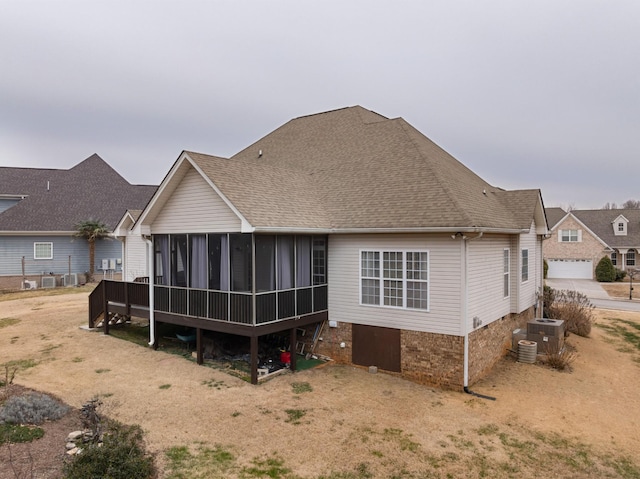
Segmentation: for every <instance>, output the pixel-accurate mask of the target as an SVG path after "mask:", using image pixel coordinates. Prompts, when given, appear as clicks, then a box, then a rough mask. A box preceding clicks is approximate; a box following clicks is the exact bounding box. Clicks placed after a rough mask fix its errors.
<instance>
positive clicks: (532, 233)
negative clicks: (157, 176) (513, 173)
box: [89, 106, 548, 389]
mask: <svg viewBox="0 0 640 479" xmlns="http://www.w3.org/2000/svg"><path fill="white" fill-rule="evenodd" d="M131 220H132V218H129V219H128V220H126V221H123V223H122V226H123V229H126V225H127V224H131ZM130 229H131V234H129V235H128V236H129V239H128V240H127V243H126V244H127V245H132V244H134V243H133V242H130V241H129V240H130V239H131V238H133V236H134V235H135V234H137V235H138V236H140V237H142V238H143V239H144V240H145V241H146V242H147V243H146V246H147V251H146V256H147V258H150V261H149V267H148V271H149V278H148V281H149V283H148V285H147V284H142V283H135V282H130V283H125V284H123V283H117V282H112V281H105V282H104V283H103V284H102V288H96V290H95V291H94V292H93V293H92V296H91V298H90V317H89V325H90V326H93V320H94V319H96V318H98V317H100V315H102V314H103V312H104V307H106V308H107V310H108V311H107V312H115V313H124V314H133V315H143V316H142V317H148V318H149V323H150V328H149V331H150V338H149V339H150V344H153V345H157V344H158V342H157V337H156V331H157V329H156V328H155V324H156V322H157V323H170V324H176V325H181V326H188V327H190V328H193V329H194V330H195V331H194V332H195V336H196V338H197V340H196V354H197V358H198V362H199V363H201V362H202V361H203V353H204V351H203V349H204V348H203V346H202V345H203V344H204V343H205V340H206V339H207V338H206V336H210V337H212V338H214V337H216V335H218V334H220V333H227V334H233V335H236V336H242V337H245V338H248V340H247V341H246V342H247V343H248V348H249V351H250V357H251V361H250V364H251V381H252V382H254V383H255V382H257V380H258V373H257V371H258V364H260V363H259V354H261V353H260V351H261V348H260V343H261V342H262V344H263V345H264V344H265V343H266V342H267V341H268V338H269V337H270V336H272V335H274V334H278V335H281V336H284V337H286V338H288V339H287V344H288V345H289V347H290V348H291V350H292V351H293V347H296V350H297V343H298V341H297V339H296V338H297V334H298V333H297V330H298V328H302V327H306V326H309V327H316V328H319V327H322V325H324V326H325V327H324V329H323V330H322V338H323V340H322V341H318V343H317V352H318V353H319V354H324V355H326V356H330V357H332V358H333V359H334V360H336V361H340V362H345V363H351V364H356V365H360V366H364V367H368V366H377V367H378V368H379V369H381V370H385V371H391V372H395V373H399V374H400V375H402V376H403V377H405V378H408V379H411V380H414V381H417V382H421V383H428V384H435V385H439V386H442V387H447V388H453V389H463V388H467V387H468V386H469V385H471V384H473V383H474V382H476V381H477V380H478V379H480V378H481V377H482V376H483V375H484V374H486V373H487V372H488V371H489V370H490V369H491V368H492V366H493V365H494V364H495V362H496V361H498V359H499V358H501V357H502V356H503V355H504V354H505V352H506V351H507V349H508V348H510V347H511V338H512V331H513V330H514V329H516V328H520V327H523V325H524V324H525V323H526V321H527V320H529V319H531V318H533V317H534V314H535V313H536V308H537V307H539V298H540V293H541V290H542V283H543V279H542V239H543V237H544V236H545V235H547V234H548V228H547V221H546V217H545V214H544V206H543V202H542V196H541V194H540V191H539V190H538V189H530V190H514V191H505V190H503V189H501V188H497V187H494V186H492V185H490V184H488V183H487V182H485V181H484V180H483V179H482V178H480V177H479V176H477V175H476V174H475V173H474V172H472V171H471V170H469V169H468V168H467V167H465V166H464V165H463V164H462V163H460V162H459V161H458V160H456V159H455V158H453V157H452V156H451V155H449V154H448V153H447V152H445V151H444V150H443V149H441V148H440V147H438V146H437V145H436V144H435V143H433V142H432V141H431V140H429V139H428V138H427V137H426V136H424V135H423V134H422V133H420V132H419V131H418V130H416V129H415V128H413V127H412V126H411V125H410V124H408V123H407V122H406V121H405V120H403V119H402V118H395V119H389V118H386V117H384V116H382V115H379V114H377V113H375V112H372V111H369V110H366V109H364V108H362V107H359V106H356V107H350V108H344V109H340V110H335V111H330V112H325V113H320V114H316V115H309V116H303V117H299V118H295V119H293V120H291V121H289V122H288V123H286V124H284V125H282V126H281V127H279V128H277V129H276V130H274V131H273V132H272V133H270V134H268V135H267V136H265V137H264V138H262V139H260V140H258V141H257V142H255V143H254V144H252V145H250V146H248V147H247V148H246V149H244V150H242V151H240V152H239V153H238V154H236V155H234V156H233V157H231V158H220V157H215V156H210V155H204V154H201V153H194V152H188V151H184V152H183V153H182V154H181V155H180V156H179V158H178V159H177V161H176V162H175V164H174V165H173V167H172V168H171V170H170V171H169V173H168V174H167V176H166V177H165V179H164V181H163V182H162V184H161V185H160V186H159V188H158V190H157V192H156V194H155V195H154V197H153V198H152V200H151V201H150V202H149V204H148V206H147V207H146V208H145V209H144V210H143V212H142V213H141V214H140V216H139V218H138V219H137V220H136V221H135V223H134V224H133V225H132V226H131V227H130ZM121 234H122V235H124V234H125V231H121ZM138 244H140V243H138ZM141 252H142V251H141ZM103 294H104V297H103V296H101V295H103ZM123 300H124V302H125V303H126V304H123ZM103 327H104V328H105V332H108V321H107V322H104V325H103ZM316 330H317V329H316ZM295 356H296V355H295V354H293V355H292V361H291V367H292V369H294V370H295V361H294V358H295ZM158 374H161V372H159V373H158Z"/></svg>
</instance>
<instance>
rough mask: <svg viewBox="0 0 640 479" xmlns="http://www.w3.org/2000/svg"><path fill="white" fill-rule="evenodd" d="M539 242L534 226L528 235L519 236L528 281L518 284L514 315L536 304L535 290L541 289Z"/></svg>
mask: <svg viewBox="0 0 640 479" xmlns="http://www.w3.org/2000/svg"><path fill="white" fill-rule="evenodd" d="M541 242H542V241H541V240H540V238H539V237H538V235H537V234H536V228H535V224H532V225H531V229H530V230H529V233H523V234H521V235H520V248H521V250H522V251H527V257H528V260H529V267H528V268H527V269H528V279H527V280H526V281H525V280H522V281H521V282H520V284H518V302H517V304H516V305H515V310H514V311H513V312H514V313H521V312H522V311H524V310H525V309H527V308H530V307H531V306H533V305H534V304H535V303H536V290H537V288H538V287H540V288H542V270H541V268H542V266H541V265H542V259H541V258H542V254H541V246H540V244H541ZM521 262H522V258H521ZM520 268H521V269H522V268H523V265H522V263H521V264H520ZM512 284H513V283H512Z"/></svg>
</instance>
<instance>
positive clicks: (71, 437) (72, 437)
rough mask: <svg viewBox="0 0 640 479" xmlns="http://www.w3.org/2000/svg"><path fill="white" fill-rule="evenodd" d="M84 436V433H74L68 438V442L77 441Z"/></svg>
mask: <svg viewBox="0 0 640 479" xmlns="http://www.w3.org/2000/svg"><path fill="white" fill-rule="evenodd" d="M83 434H84V431H73V432H70V433H69V435H68V436H67V441H75V440H76V439H78V438H79V437H80V436H82V435H83Z"/></svg>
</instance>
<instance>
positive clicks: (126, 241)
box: [113, 210, 148, 281]
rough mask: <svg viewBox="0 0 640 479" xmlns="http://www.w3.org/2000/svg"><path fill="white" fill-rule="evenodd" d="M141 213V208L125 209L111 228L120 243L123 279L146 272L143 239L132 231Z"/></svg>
mask: <svg viewBox="0 0 640 479" xmlns="http://www.w3.org/2000/svg"><path fill="white" fill-rule="evenodd" d="M141 213H142V210H127V212H126V213H125V214H124V216H123V217H122V218H121V219H120V221H119V222H118V225H117V226H116V227H115V229H114V230H113V236H114V237H115V238H117V239H119V240H120V242H121V244H122V251H121V256H120V257H121V258H123V262H122V279H123V280H124V281H134V280H135V279H137V278H140V277H143V276H147V274H148V273H147V271H148V270H147V256H146V251H147V249H146V248H147V247H146V243H145V240H144V238H143V237H142V236H140V235H139V234H136V233H134V232H133V231H132V228H133V225H134V224H135V222H136V220H137V219H138V218H139V217H140V214H141Z"/></svg>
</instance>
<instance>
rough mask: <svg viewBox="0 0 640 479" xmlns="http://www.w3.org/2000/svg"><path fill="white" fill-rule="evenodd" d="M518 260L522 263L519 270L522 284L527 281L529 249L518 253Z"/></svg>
mask: <svg viewBox="0 0 640 479" xmlns="http://www.w3.org/2000/svg"><path fill="white" fill-rule="evenodd" d="M520 259H521V261H522V265H521V267H520V268H521V269H520V278H521V280H522V282H523V283H526V282H528V281H529V249H528V248H524V249H522V251H521V253H520Z"/></svg>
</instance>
